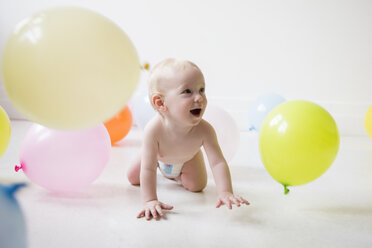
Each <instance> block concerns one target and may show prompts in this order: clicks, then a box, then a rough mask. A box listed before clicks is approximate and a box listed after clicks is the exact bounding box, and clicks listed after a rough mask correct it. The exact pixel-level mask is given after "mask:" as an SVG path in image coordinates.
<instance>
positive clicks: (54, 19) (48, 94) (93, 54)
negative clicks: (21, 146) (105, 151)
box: [2, 7, 140, 129]
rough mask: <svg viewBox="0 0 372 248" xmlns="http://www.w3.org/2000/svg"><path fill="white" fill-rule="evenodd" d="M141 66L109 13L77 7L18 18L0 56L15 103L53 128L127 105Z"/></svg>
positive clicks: (96, 118)
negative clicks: (0, 56) (20, 19)
mask: <svg viewBox="0 0 372 248" xmlns="http://www.w3.org/2000/svg"><path fill="white" fill-rule="evenodd" d="M139 70H140V64H139V60H138V56H137V53H136V50H135V48H134V46H133V44H132V42H131V41H130V39H129V38H128V36H127V35H126V34H125V33H124V32H123V31H122V30H121V29H120V28H119V27H118V26H117V25H115V24H114V23H113V22H111V21H110V20H108V19H107V18H105V17H103V16H101V15H99V14H97V13H95V12H92V11H90V10H86V9H83V8H78V7H59V8H52V9H48V10H45V11H42V12H39V13H37V14H35V15H33V16H31V17H30V18H27V19H25V20H23V21H21V22H20V23H19V24H18V25H17V26H16V28H15V29H14V31H13V33H12V34H11V35H10V37H9V39H8V41H7V43H6V45H5V49H4V53H3V57H2V74H3V81H4V86H5V90H6V92H7V94H8V96H9V98H10V100H11V101H12V103H13V104H14V106H15V107H16V108H17V109H18V110H19V111H20V112H21V113H22V114H23V115H24V116H25V117H26V118H28V119H30V120H32V121H34V122H38V123H40V124H42V125H44V126H48V127H51V128H55V129H79V128H85V127H90V126H94V125H96V124H98V123H100V122H104V121H105V120H108V119H110V118H111V117H112V116H114V115H115V114H116V113H117V112H119V111H120V110H121V109H122V108H123V107H124V106H125V105H126V103H127V100H128V99H129V97H130V96H131V94H132V92H133V90H134V89H135V87H136V84H137V81H138V77H139Z"/></svg>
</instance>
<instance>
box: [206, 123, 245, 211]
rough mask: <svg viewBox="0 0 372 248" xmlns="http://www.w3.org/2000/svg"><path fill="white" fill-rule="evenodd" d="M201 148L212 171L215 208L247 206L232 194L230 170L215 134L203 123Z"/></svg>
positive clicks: (209, 126)
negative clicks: (215, 188) (215, 193)
mask: <svg viewBox="0 0 372 248" xmlns="http://www.w3.org/2000/svg"><path fill="white" fill-rule="evenodd" d="M201 125H203V129H204V130H203V134H204V137H203V147H204V150H205V152H206V154H207V157H208V161H209V164H210V167H211V169H212V173H213V177H214V181H215V182H216V187H217V192H218V201H217V205H216V207H217V208H218V207H220V206H221V205H226V206H227V207H228V208H229V209H232V204H235V205H236V206H238V207H240V205H241V204H246V205H249V202H248V201H247V200H245V199H244V198H242V197H240V196H236V195H234V193H233V188H232V183H231V176H230V170H229V167H228V165H227V162H226V160H225V158H224V156H223V154H222V151H221V148H220V146H219V145H218V141H217V136H216V132H215V131H214V129H213V127H212V126H211V125H210V124H209V123H208V122H203V123H202V124H201Z"/></svg>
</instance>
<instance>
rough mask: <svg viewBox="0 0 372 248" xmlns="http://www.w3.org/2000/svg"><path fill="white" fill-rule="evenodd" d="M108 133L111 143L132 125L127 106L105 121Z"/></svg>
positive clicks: (119, 138)
mask: <svg viewBox="0 0 372 248" xmlns="http://www.w3.org/2000/svg"><path fill="white" fill-rule="evenodd" d="M105 127H106V129H107V131H108V133H109V134H110V139H111V144H114V143H115V142H117V141H119V140H121V139H123V138H124V137H125V136H126V135H127V134H128V133H129V130H130V128H131V127H132V114H131V112H130V110H129V108H128V107H125V108H123V109H122V110H121V111H120V112H119V113H118V114H117V115H115V116H114V117H113V118H111V119H110V120H108V121H107V122H105Z"/></svg>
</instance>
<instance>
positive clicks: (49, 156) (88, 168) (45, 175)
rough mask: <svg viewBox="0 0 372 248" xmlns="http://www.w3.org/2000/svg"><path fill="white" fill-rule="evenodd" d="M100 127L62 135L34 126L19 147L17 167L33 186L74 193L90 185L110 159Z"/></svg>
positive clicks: (108, 149) (108, 142) (101, 126)
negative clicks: (19, 165) (18, 165)
mask: <svg viewBox="0 0 372 248" xmlns="http://www.w3.org/2000/svg"><path fill="white" fill-rule="evenodd" d="M110 150H111V141H110V136H109V134H108V132H107V130H106V128H105V126H104V125H103V124H100V125H98V126H96V127H93V128H89V129H84V130H79V131H65V130H53V129H49V128H46V127H43V126H41V125H38V124H33V125H32V126H31V127H30V129H29V130H28V132H27V134H26V136H25V138H24V139H23V141H22V144H21V151H20V163H21V167H16V170H18V169H19V168H21V169H23V171H24V173H25V174H26V176H27V177H28V178H29V179H30V180H31V181H33V182H34V183H36V184H38V185H40V186H42V187H44V188H46V189H49V190H52V191H60V192H63V191H66V192H67V191H75V190H78V189H80V188H83V187H85V186H87V185H89V184H90V183H92V182H93V181H94V180H95V179H96V178H97V177H98V176H99V175H100V174H101V172H102V171H103V169H104V168H105V166H106V164H107V163H108V161H109V158H110Z"/></svg>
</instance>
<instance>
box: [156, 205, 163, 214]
mask: <svg viewBox="0 0 372 248" xmlns="http://www.w3.org/2000/svg"><path fill="white" fill-rule="evenodd" d="M155 208H156V211H157V212H158V213H159V215H160V216H163V215H164V214H163V211H162V210H161V207H160V206H159V205H156V206H155Z"/></svg>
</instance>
